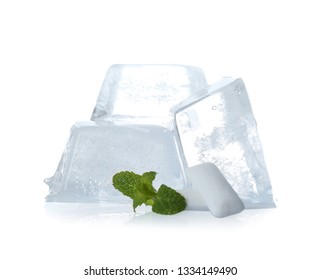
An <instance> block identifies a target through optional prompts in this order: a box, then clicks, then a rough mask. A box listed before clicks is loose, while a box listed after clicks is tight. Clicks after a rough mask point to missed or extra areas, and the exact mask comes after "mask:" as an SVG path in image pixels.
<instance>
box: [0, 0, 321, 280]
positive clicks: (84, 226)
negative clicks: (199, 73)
mask: <svg viewBox="0 0 321 280" xmlns="http://www.w3.org/2000/svg"><path fill="white" fill-rule="evenodd" d="M320 12H321V11H320V8H319V5H318V1H308V0H305V1H271V0H270V1H229V0H227V1H205V0H197V1H188V0H185V1H174V0H172V1H167V0H162V1H142V0H137V1H124V0H117V1H107V0H105V1H96V0H91V1H82V0H78V1H68V0H65V1H57V0H56V1H33V0H31V1H14V0H13V1H0V94H1V95H0V116H1V118H0V119H1V138H0V141H1V142H0V164H1V166H0V167H1V172H0V176H1V180H0V188H1V192H0V210H1V211H0V215H1V216H0V217H1V219H0V223H1V230H0V236H1V239H0V245H1V247H0V248H1V249H0V255H1V264H0V275H1V276H0V278H1V279H27V278H28V279H29V278H31V277H34V278H36V279H40V277H41V279H88V278H90V277H88V276H87V277H85V276H83V270H84V269H85V268H87V267H88V266H89V265H91V266H95V267H101V266H109V267H123V266H128V267H135V266H137V265H143V266H144V267H147V268H148V267H163V268H168V269H176V268H177V267H179V266H216V265H218V266H236V267H237V268H238V271H239V273H238V276H235V277H230V276H224V277H223V276H221V277H216V278H215V277H214V276H212V277H213V278H214V279H285V278H286V279H291V278H294V277H295V279H320V275H321V272H320V268H319V261H318V259H320V249H321V248H320V241H319V238H320V234H321V232H320V227H319V224H320V216H319V214H320V205H319V202H320V199H319V196H318V195H319V194H320V187H321V186H320V180H319V176H318V175H319V174H320V171H319V169H320V162H319V159H320V143H321V142H320V140H321V139H320V135H319V130H320V125H319V120H320V108H319V107H320V101H319V100H320V99H317V97H318V95H320V65H321V55H320V52H321V51H320V50H321V43H320V26H321V17H320ZM114 63H176V64H187V65H195V66H199V67H201V68H202V69H203V70H204V72H205V74H206V76H207V79H208V81H209V83H212V82H215V81H216V80H218V79H220V78H221V77H222V76H234V77H242V78H243V80H244V81H245V84H246V86H247V90H248V92H249V95H250V99H251V103H252V107H253V110H254V114H255V117H256V120H257V122H258V129H259V134H260V138H261V141H262V144H263V148H264V152H265V158H266V164H267V166H268V169H269V173H270V177H271V181H272V184H273V190H274V193H275V196H276V197H277V199H278V207H277V208H276V209H268V210H251V211H250V210H247V211H244V212H242V213H241V214H240V215H236V216H233V217H228V218H226V219H216V218H214V217H212V216H211V215H210V214H209V213H196V212H184V213H182V214H181V215H177V216H175V217H163V216H157V215H154V214H147V215H137V216H130V215H112V216H108V215H104V213H103V212H102V213H99V214H97V213H95V212H90V211H91V209H89V210H88V209H87V210H86V209H85V210H84V211H83V212H82V213H78V212H77V211H78V210H77V209H76V210H74V211H72V209H67V210H68V211H64V209H63V207H62V209H61V211H60V212H59V211H57V209H55V211H51V210H50V207H49V209H48V207H47V206H46V205H45V203H44V197H45V196H46V194H47V193H48V187H47V186H46V185H45V184H44V183H43V179H44V178H46V177H49V176H51V175H52V174H53V172H54V170H55V169H56V167H57V165H58V162H59V159H60V156H61V153H62V151H63V149H64V145H65V142H66V140H67V138H68V133H69V129H70V127H71V126H72V124H73V123H74V122H76V121H80V120H89V118H90V115H91V112H92V109H93V107H94V105H95V101H96V98H97V95H98V92H99V89H100V86H101V84H102V82H103V79H104V76H105V74H106V71H107V69H108V67H109V66H110V65H111V64H114ZM88 213H89V215H88ZM212 277H209V276H208V277H206V276H201V277H198V276H194V277H190V278H188V279H199V278H201V279H203V278H204V279H207V278H208V279H210V278H212ZM121 278H124V277H118V278H117V277H107V279H121ZM183 278H184V279H185V277H183V276H180V277H179V276H175V274H171V275H170V276H167V277H162V279H183ZM128 279H131V278H130V277H129V278H128ZM132 279H135V278H134V277H132ZM146 279H148V277H146ZM151 279H161V278H160V277H151Z"/></svg>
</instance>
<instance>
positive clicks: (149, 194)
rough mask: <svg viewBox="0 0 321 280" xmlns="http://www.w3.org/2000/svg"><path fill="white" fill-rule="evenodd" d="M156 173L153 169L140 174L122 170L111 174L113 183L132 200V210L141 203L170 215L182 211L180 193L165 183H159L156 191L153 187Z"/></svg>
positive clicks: (155, 210)
mask: <svg viewBox="0 0 321 280" xmlns="http://www.w3.org/2000/svg"><path fill="white" fill-rule="evenodd" d="M156 174H157V173H156V172H154V171H149V172H145V173H144V174H142V175H138V174H135V173H134V172H130V171H122V172H119V173H117V174H115V175H114V176H113V185H114V187H115V189H117V190H119V191H120V192H122V193H123V194H124V195H126V196H129V197H130V198H131V199H132V200H133V208H134V211H135V210H136V208H137V207H138V206H140V205H142V204H143V203H144V204H146V205H150V206H152V210H153V211H154V212H155V213H158V214H165V215H171V214H176V213H178V212H180V211H183V210H184V209H185V208H186V201H185V198H184V197H183V196H182V195H181V194H179V193H178V192H176V191H175V190H173V189H171V188H169V187H167V186H165V185H161V186H160V188H159V190H158V192H157V191H156V189H155V188H154V187H153V181H154V179H155V177H156Z"/></svg>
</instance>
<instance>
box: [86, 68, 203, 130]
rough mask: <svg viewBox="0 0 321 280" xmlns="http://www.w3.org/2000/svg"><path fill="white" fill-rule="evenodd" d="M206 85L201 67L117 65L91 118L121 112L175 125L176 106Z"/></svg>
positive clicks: (133, 118)
mask: <svg viewBox="0 0 321 280" xmlns="http://www.w3.org/2000/svg"><path fill="white" fill-rule="evenodd" d="M206 86H207V82H206V79H205V76H204V74H203V72H202V70H201V69H200V68H198V67H192V66H183V65H171V64H169V65H166V64H156V65H155V64H150V65H146V64H145V65H144V64H141V65H138V64H137V65H136V64H124V65H119V64H117V65H113V66H111V67H110V68H109V70H108V72H107V75H106V77H105V80H104V82H103V85H102V88H101V90H100V93H99V96H98V99H97V103H96V106H95V108H94V111H93V114H92V116H91V120H102V119H103V120H106V119H109V118H110V117H115V116H117V118H118V119H121V118H122V117H125V118H126V121H127V122H128V121H131V122H132V123H145V124H158V125H163V126H166V127H169V128H171V127H172V124H173V112H172V108H173V107H174V106H175V105H176V104H178V103H180V102H182V101H183V100H184V99H186V98H187V97H189V96H191V95H193V94H195V95H197V93H198V92H200V91H201V90H202V89H203V88H204V87H206ZM128 116H129V117H131V118H127V117H128Z"/></svg>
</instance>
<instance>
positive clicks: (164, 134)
mask: <svg viewBox="0 0 321 280" xmlns="http://www.w3.org/2000/svg"><path fill="white" fill-rule="evenodd" d="M125 170H128V171H133V172H135V173H137V174H142V173H144V172H147V171H156V172H157V176H156V179H155V181H154V186H155V187H156V188H157V187H158V186H160V185H161V184H166V185H168V186H170V187H172V188H174V189H180V188H183V187H184V186H185V184H186V179H185V175H184V172H183V167H182V162H181V159H180V156H179V152H178V146H177V143H176V139H175V137H174V135H173V133H172V132H171V131H170V130H168V129H166V128H164V127H161V126H156V125H117V124H114V123H107V122H103V123H99V124H97V123H96V122H79V123H76V124H75V125H74V126H73V128H72V129H71V133H70V139H69V141H68V143H67V145H66V149H65V151H64V153H63V155H62V158H61V161H60V163H59V165H58V168H57V171H56V172H55V174H54V176H53V177H51V178H49V179H46V180H45V181H46V183H47V184H48V185H49V187H50V193H49V195H48V196H47V201H70V202H72V201H78V202H89V201H115V202H129V201H130V200H129V199H128V198H127V197H125V196H124V195H123V194H121V193H120V192H119V191H117V190H116V189H114V187H113V185H112V177H113V175H114V174H115V173H117V172H120V171H125Z"/></svg>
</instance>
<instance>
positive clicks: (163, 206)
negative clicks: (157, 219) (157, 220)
mask: <svg viewBox="0 0 321 280" xmlns="http://www.w3.org/2000/svg"><path fill="white" fill-rule="evenodd" d="M185 208H186V201H185V198H184V197H183V196H182V195H181V194H180V193H178V192H177V191H175V190H173V189H172V188H169V187H167V186H165V185H161V186H160V188H159V190H158V192H157V195H156V199H155V202H154V204H153V207H152V210H153V211H154V212H155V213H158V214H164V215H173V214H176V213H179V212H181V211H183V210H184V209H185Z"/></svg>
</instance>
